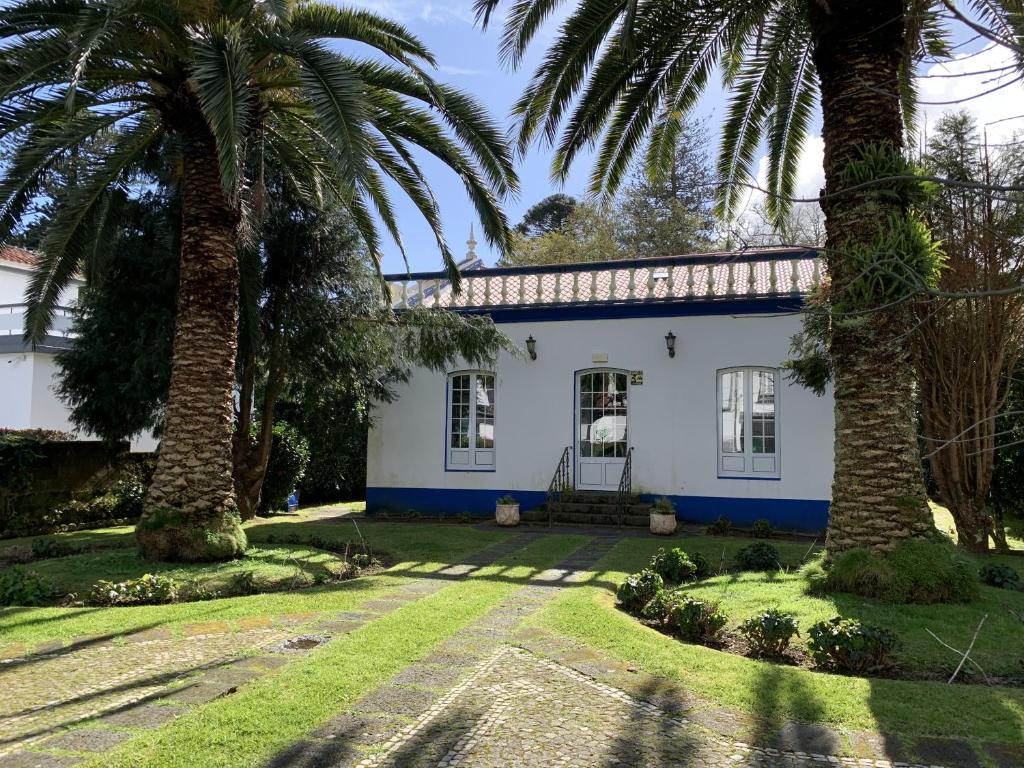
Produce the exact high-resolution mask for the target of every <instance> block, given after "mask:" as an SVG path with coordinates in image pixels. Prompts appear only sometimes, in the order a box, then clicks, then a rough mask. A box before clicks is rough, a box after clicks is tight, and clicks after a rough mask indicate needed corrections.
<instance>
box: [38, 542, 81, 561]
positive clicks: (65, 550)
mask: <svg viewBox="0 0 1024 768" xmlns="http://www.w3.org/2000/svg"><path fill="white" fill-rule="evenodd" d="M86 549H87V547H82V546H79V545H76V544H69V543H67V542H64V541H58V540H57V539H33V540H32V559H33V560H48V559H50V558H53V557H67V556H68V555H77V554H80V553H82V552H85V551H86Z"/></svg>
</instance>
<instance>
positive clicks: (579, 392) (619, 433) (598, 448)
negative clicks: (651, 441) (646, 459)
mask: <svg viewBox="0 0 1024 768" xmlns="http://www.w3.org/2000/svg"><path fill="white" fill-rule="evenodd" d="M628 379H629V377H628V376H627V375H626V372H625V371H616V370H611V369H599V370H591V371H582V372H581V373H578V374H577V375H576V488H577V489H578V490H581V491H585V490H592V491H615V490H618V487H619V481H620V480H621V479H622V468H623V466H625V463H626V452H627V451H628V449H629V434H628V423H629V408H628V394H629V392H628Z"/></svg>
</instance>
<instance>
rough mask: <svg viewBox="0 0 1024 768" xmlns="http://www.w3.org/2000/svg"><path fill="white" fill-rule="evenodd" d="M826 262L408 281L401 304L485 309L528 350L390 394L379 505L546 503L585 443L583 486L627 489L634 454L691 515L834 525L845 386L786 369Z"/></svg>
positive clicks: (635, 467) (561, 270) (694, 261)
mask: <svg viewBox="0 0 1024 768" xmlns="http://www.w3.org/2000/svg"><path fill="white" fill-rule="evenodd" d="M820 268H821V267H820V261H819V260H818V258H817V254H816V253H814V252H808V251H798V250H784V249H774V250H769V251H759V252H756V253H743V254H718V255H712V256H696V257H671V258H664V259H647V260H639V261H634V262H612V263H605V264H590V265H588V264H580V265H558V266H551V267H529V268H527V267H518V268H508V269H492V270H483V271H480V272H473V273H469V274H467V275H466V277H465V279H464V283H465V287H464V290H463V292H462V293H461V294H460V295H458V296H455V295H453V294H452V293H451V292H450V291H442V292H430V289H431V288H432V287H434V285H435V284H436V283H437V281H440V280H441V279H442V278H443V275H441V274H440V273H438V274H418V275H410V276H404V277H402V276H392V277H391V278H390V279H391V280H393V282H394V285H393V290H392V292H393V295H396V296H399V297H400V298H399V299H398V304H399V305H400V306H402V305H414V304H417V303H420V302H423V303H425V304H426V305H427V306H433V305H435V304H436V305H437V306H446V307H448V308H451V309H455V310H457V311H460V312H470V313H473V312H486V313H487V314H490V315H491V316H492V317H493V318H494V321H495V322H496V323H498V324H499V325H500V326H501V329H502V330H503V331H504V332H505V333H506V334H508V335H509V337H511V338H512V339H513V340H514V341H515V343H516V345H517V346H518V347H519V348H520V349H521V350H523V352H524V355H523V356H521V357H517V356H513V355H510V354H505V353H503V354H502V355H501V356H500V357H499V359H498V361H497V363H496V365H495V366H494V367H493V369H491V370H486V371H476V370H466V369H464V368H462V367H459V366H456V367H455V368H453V370H451V371H449V372H448V373H447V375H446V374H437V373H432V372H429V371H426V370H417V371H415V372H414V375H413V376H412V378H411V379H410V381H409V382H408V383H407V384H404V385H402V386H400V387H399V388H398V394H399V397H398V399H397V400H396V401H395V402H393V403H388V404H381V405H379V406H378V407H377V408H376V409H375V412H374V423H373V426H372V428H371V431H370V438H369V455H368V460H367V486H368V487H367V506H368V508H369V509H370V510H371V511H373V510H375V509H388V510H393V511H398V512H404V511H406V510H408V509H417V510H419V511H421V512H442V513H453V514H457V513H459V512H463V511H467V512H470V513H473V514H490V513H492V512H493V509H494V501H495V499H496V498H497V497H498V496H501V495H503V494H505V493H511V494H512V495H514V496H516V497H517V499H518V500H519V501H520V503H521V504H522V506H523V507H524V508H529V507H533V506H536V505H538V504H540V503H542V502H543V501H544V498H545V493H546V491H547V489H548V487H549V483H551V481H552V477H553V475H554V473H555V470H556V467H557V466H558V464H559V460H560V457H562V456H563V453H564V452H565V451H566V450H568V456H569V459H568V462H569V464H570V474H571V482H572V485H573V487H574V488H575V489H576V490H590V491H595V492H600V493H606V494H613V493H616V492H617V490H618V488H619V485H620V482H621V481H622V476H623V470H624V467H625V463H626V456H627V454H631V461H630V464H631V467H630V470H631V472H630V474H631V488H632V491H633V492H634V493H639V494H640V495H642V496H643V497H644V498H647V499H650V498H653V497H656V496H668V497H670V498H671V499H672V500H673V501H674V503H675V505H676V508H677V510H678V512H679V515H680V517H683V518H686V519H691V520H696V521H707V520H712V519H714V518H715V517H717V516H718V515H727V516H728V517H729V518H731V519H732V520H733V522H735V523H737V524H749V523H750V522H752V521H753V520H755V519H758V518H767V519H769V520H771V521H772V522H773V523H774V524H775V525H776V526H779V527H785V528H795V529H804V530H818V529H821V528H823V527H824V526H825V524H826V522H827V510H828V504H829V497H830V491H829V489H830V485H831V479H832V461H833V451H832V433H833V415H832V408H833V402H832V397H831V393H828V394H826V396H824V397H817V396H815V395H814V393H812V392H810V391H808V390H806V389H803V388H801V387H799V386H795V385H790V384H789V383H787V381H786V378H785V376H784V375H783V372H782V371H781V368H780V366H781V365H782V363H783V362H784V361H785V360H786V359H787V358H788V357H789V356H790V354H789V344H790V339H791V337H792V336H793V334H795V333H796V332H797V331H798V330H799V328H800V322H801V315H800V307H801V305H802V296H803V295H804V294H805V293H806V292H807V291H808V290H810V289H811V288H812V286H813V285H815V284H816V283H817V281H819V280H820V277H821V274H820ZM433 296H437V301H436V302H433V303H432V297H433ZM531 340H532V347H533V349H534V351H535V353H536V358H535V359H530V357H529V355H527V354H525V353H526V350H527V349H528V348H529V346H531V344H530V343H529V342H530V341H531ZM670 347H671V348H672V349H671V352H674V354H672V353H671V352H670Z"/></svg>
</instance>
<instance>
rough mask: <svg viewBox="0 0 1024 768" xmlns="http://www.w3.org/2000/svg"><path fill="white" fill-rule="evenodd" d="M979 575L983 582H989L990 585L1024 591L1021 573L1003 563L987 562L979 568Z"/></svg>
mask: <svg viewBox="0 0 1024 768" xmlns="http://www.w3.org/2000/svg"><path fill="white" fill-rule="evenodd" d="M978 576H979V577H980V578H981V581H982V583H983V584H988V585H989V586H990V587H999V588H1000V589H1019V590H1022V591H1024V583H1022V582H1021V580H1020V574H1019V573H1017V572H1016V571H1015V570H1014V569H1013V568H1011V567H1010V566H1008V565H1003V564H1002V563H986V564H985V565H983V566H981V568H980V569H979V570H978Z"/></svg>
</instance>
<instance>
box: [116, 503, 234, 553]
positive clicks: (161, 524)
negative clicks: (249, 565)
mask: <svg viewBox="0 0 1024 768" xmlns="http://www.w3.org/2000/svg"><path fill="white" fill-rule="evenodd" d="M135 537H136V540H137V541H138V543H139V549H140V551H141V552H142V556H143V557H145V558H146V559H148V560H166V561H171V562H188V563H198V562H214V561H218V560H230V559H231V558H233V557H240V556H242V555H243V554H245V549H246V546H247V545H248V541H247V540H246V537H245V531H244V530H243V529H242V519H241V517H239V515H238V511H237V510H234V509H232V510H228V511H226V512H222V513H221V514H219V515H218V516H215V517H208V516H206V517H199V516H192V515H185V514H184V513H182V512H181V511H180V510H177V509H173V508H162V509H159V510H156V511H154V512H152V513H148V514H146V515H144V516H143V517H142V519H141V520H140V521H139V525H138V528H136V531H135Z"/></svg>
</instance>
